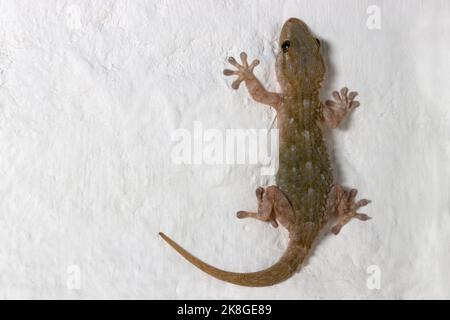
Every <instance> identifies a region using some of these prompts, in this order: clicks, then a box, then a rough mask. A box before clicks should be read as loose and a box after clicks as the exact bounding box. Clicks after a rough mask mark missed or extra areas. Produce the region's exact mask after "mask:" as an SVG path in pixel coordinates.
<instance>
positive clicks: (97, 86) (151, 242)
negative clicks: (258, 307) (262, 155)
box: [0, 0, 450, 299]
mask: <svg viewBox="0 0 450 320" xmlns="http://www.w3.org/2000/svg"><path fill="white" fill-rule="evenodd" d="M369 5H377V6H379V8H380V9H381V29H379V30H370V29H368V28H367V26H366V21H367V19H368V14H367V13H366V10H367V8H368V6H369ZM291 16H295V17H298V18H301V19H302V20H304V21H305V22H306V23H307V24H308V25H309V26H310V27H311V29H312V30H313V32H314V33H315V34H317V36H318V37H319V38H320V39H321V40H322V43H324V46H323V47H324V51H325V54H326V56H327V61H328V64H329V70H330V72H329V74H328V77H327V80H326V83H325V90H324V97H326V96H327V95H328V93H329V91H330V90H332V89H335V88H340V87H342V86H344V85H347V86H349V87H350V88H351V89H356V90H358V91H359V93H360V96H359V100H360V102H361V105H362V106H361V107H360V108H359V109H358V110H357V112H355V113H354V114H353V115H352V116H351V119H350V121H349V122H348V123H347V124H346V126H345V128H344V129H343V130H342V129H341V130H337V131H335V132H334V146H335V149H334V157H335V159H336V163H337V165H338V166H339V174H338V176H339V178H340V182H341V183H343V184H345V185H347V186H354V187H357V188H358V189H359V190H360V195H361V196H364V197H367V198H370V199H371V200H372V201H373V203H372V204H370V206H369V207H367V209H366V210H364V211H365V212H366V213H368V214H369V215H371V216H372V217H373V218H374V219H373V220H371V221H370V222H367V223H362V222H359V221H353V222H351V223H350V224H349V225H347V226H346V227H345V228H344V229H343V231H342V233H341V234H340V235H339V236H338V237H334V236H333V237H331V236H330V237H327V238H325V239H324V240H323V241H322V242H321V243H320V244H319V245H318V247H317V248H316V249H315V250H314V252H313V254H312V256H311V258H310V259H309V260H308V262H307V265H306V266H305V267H304V268H303V269H302V271H301V272H300V273H299V274H297V275H296V276H294V277H293V278H292V279H290V280H288V281H287V282H285V283H283V284H280V285H278V286H275V287H269V288H262V289H251V288H241V287H237V286H233V285H229V284H225V283H222V282H219V281H217V280H215V279H212V278H210V277H208V276H206V275H204V274H202V273H201V272H199V271H198V270H197V269H195V268H194V267H192V266H191V265H189V264H187V263H186V262H185V261H184V260H182V259H181V258H180V256H178V255H177V254H176V253H175V252H174V251H172V250H171V249H170V248H169V247H168V246H167V245H166V244H165V243H163V242H162V241H161V240H160V239H159V238H158V235H157V234H158V231H160V230H163V231H165V232H166V233H167V234H169V235H170V236H172V237H173V238H174V239H176V240H177V241H179V242H180V243H181V244H182V245H183V246H185V247H186V248H187V249H188V250H190V251H191V252H192V253H194V254H197V255H198V256H199V257H201V258H204V259H205V261H207V262H209V263H211V264H213V265H215V266H218V267H222V268H224V269H226V270H233V271H256V270H259V269H262V268H264V267H267V266H269V265H271V264H272V263H273V262H275V261H276V260H277V259H278V257H279V256H280V255H281V254H282V252H283V250H284V247H285V244H286V233H285V232H280V231H278V230H276V229H273V228H272V227H270V226H268V225H265V224H263V223H260V222H257V221H252V220H248V221H239V220H237V219H236V218H235V212H236V211H237V210H240V209H253V208H254V206H255V198H254V189H255V188H256V187H257V186H258V185H259V184H260V183H264V182H265V181H266V180H264V179H263V178H261V176H260V175H259V172H260V171H259V169H260V167H259V166H254V165H248V166H243V165H239V166H238V165H235V166H233V165H229V166H225V165H216V166H214V165H209V166H208V165H196V166H194V165H181V166H180V165H178V166H177V165H174V164H173V163H172V161H171V148H172V146H173V143H172V142H171V140H170V137H171V134H172V133H173V130H175V129H176V128H187V129H191V128H192V125H193V122H194V121H196V120H199V121H201V123H202V124H203V126H204V127H205V128H218V129H221V130H224V129H227V128H242V129H249V128H268V127H270V125H271V122H272V117H273V114H272V111H270V110H269V109H267V108H266V107H264V106H260V105H257V104H256V103H254V102H252V101H251V100H250V99H249V98H248V95H247V93H246V91H245V90H244V89H243V88H241V89H240V90H239V91H238V92H234V91H232V90H231V88H230V84H231V79H229V78H225V77H224V76H223V75H222V69H223V68H224V67H226V66H227V63H226V57H227V56H228V55H234V56H238V54H239V52H240V51H241V50H245V51H247V52H248V54H249V56H250V58H254V57H258V58H259V59H260V60H261V65H260V66H259V67H257V69H256V74H257V75H258V76H259V77H260V78H261V80H262V81H263V82H264V84H266V85H267V86H268V87H269V88H271V89H273V90H275V89H276V88H277V85H276V79H275V74H274V61H275V60H274V55H275V53H276V51H277V50H278V49H277V42H276V41H277V37H278V33H279V30H280V28H281V25H282V23H283V22H284V21H285V20H286V19H287V18H289V17H291ZM449 30H450V5H449V2H448V1H433V2H429V3H426V4H424V3H423V2H421V1H281V0H279V1H275V0H267V1H252V2H250V1H245V2H242V1H212V0H211V1H194V0H192V1H175V0H173V1H156V0H155V1H150V0H148V1H139V0H134V1H124V0H118V1H108V0H92V1H43V0H42V1H33V3H31V2H30V1H16V0H9V1H8V0H2V1H0V199H1V201H0V297H1V298H158V299H159V298H264V299H279V298H287V299H307V298H312V299H317V298H356V299H361V298H369V299H378V298H450V276H449V273H448V270H449V266H450V246H449V244H450V199H449V181H450V179H449V178H450V177H449V160H450V159H449V153H450V145H449V143H450V129H449V120H450V113H449V105H450V90H449V85H450V81H449V76H448V75H449V74H450V65H449V61H450V53H449V52H450V51H449V49H450V47H449V46H450V45H449V44H450V31H449ZM371 265H376V266H378V267H379V270H380V273H381V282H380V289H379V290H376V289H375V290H370V289H369V288H368V287H367V285H366V282H367V281H368V277H369V275H368V274H367V273H366V271H367V268H368V267H369V266H371ZM375 269H376V267H375ZM78 276H79V277H78ZM369 281H370V280H369Z"/></svg>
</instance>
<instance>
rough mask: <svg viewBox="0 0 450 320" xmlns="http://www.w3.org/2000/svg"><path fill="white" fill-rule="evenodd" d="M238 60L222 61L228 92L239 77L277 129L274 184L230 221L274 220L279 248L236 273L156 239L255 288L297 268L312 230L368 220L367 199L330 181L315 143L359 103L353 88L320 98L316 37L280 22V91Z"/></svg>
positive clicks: (296, 24) (321, 148) (295, 22)
mask: <svg viewBox="0 0 450 320" xmlns="http://www.w3.org/2000/svg"><path fill="white" fill-rule="evenodd" d="M241 60H242V64H238V63H237V62H236V60H235V59H234V58H230V59H229V62H230V63H231V64H232V65H233V66H235V67H236V68H237V70H236V71H232V70H224V74H225V75H228V76H229V75H236V76H238V78H237V79H236V80H235V81H234V82H233V84H232V87H233V89H238V88H239V85H240V83H241V82H245V84H246V86H247V89H248V91H249V93H250V95H251V96H252V98H253V99H254V100H255V101H258V102H261V103H263V104H267V105H269V106H272V107H273V108H274V109H275V110H276V112H277V118H278V127H279V132H280V149H279V169H278V172H277V176H276V182H277V186H269V187H267V188H265V189H264V188H262V187H260V188H258V189H257V190H256V196H257V200H258V210H257V212H247V211H239V212H238V213H237V216H238V218H248V217H252V218H256V219H258V220H262V221H266V222H269V223H271V224H272V225H273V226H274V227H277V226H278V224H281V225H282V226H284V227H285V228H286V229H288V231H289V244H288V247H287V249H286V252H285V253H284V254H283V256H282V257H281V258H280V259H279V260H278V262H277V263H275V264H274V265H273V266H271V267H269V268H267V269H265V270H262V271H258V272H251V273H236V272H228V271H224V270H220V269H218V268H215V267H213V266H211V265H208V264H206V263H204V262H203V261H201V260H199V259H197V258H196V257H194V256H192V255H191V254H190V253H188V252H187V251H186V250H184V249H183V248H182V247H181V246H179V245H178V244H177V243H176V242H174V241H173V240H172V239H170V238H169V237H167V236H166V235H165V234H163V233H160V235H161V237H162V238H163V239H164V240H165V241H167V242H168V243H169V244H170V245H171V246H172V247H173V248H174V249H175V250H176V251H178V252H179V253H180V254H181V255H183V256H184V257H185V258H186V259H187V260H188V261H190V262H191V263H192V264H194V265H195V266H197V267H198V268H200V269H201V270H203V271H205V272H206V273H208V274H210V275H212V276H213V277H215V278H218V279H220V280H223V281H227V282H230V283H233V284H237V285H243V286H252V287H262V286H270V285H274V284H277V283H280V282H282V281H284V280H286V279H287V278H289V277H291V276H292V275H293V274H294V273H295V272H296V271H297V270H298V269H299V267H300V265H301V263H302V262H303V261H304V259H305V257H306V256H307V255H308V253H309V250H310V248H311V246H312V244H313V242H314V240H315V238H316V237H317V234H318V233H319V231H320V230H321V229H322V228H323V227H324V225H325V224H326V223H327V222H328V221H329V220H330V218H332V217H333V216H334V217H335V218H336V220H337V222H336V224H335V226H334V227H333V228H332V229H331V231H332V232H333V233H334V234H338V233H339V231H340V229H341V228H342V226H343V225H344V224H346V223H347V222H348V221H349V220H350V219H351V218H358V219H360V220H367V219H369V217H368V216H367V215H365V214H362V213H357V212H356V210H357V209H358V208H360V207H362V206H365V205H367V204H368V203H369V201H368V200H366V199H363V200H360V201H358V202H355V197H356V193H357V191H356V190H355V189H352V190H350V191H349V192H347V191H345V190H344V189H343V188H342V187H341V186H339V185H337V184H334V183H333V173H332V169H331V165H330V160H329V156H328V152H327V148H326V145H325V143H324V140H323V130H324V128H325V127H329V128H336V127H338V126H339V124H340V123H341V121H342V120H343V119H344V118H345V116H346V115H347V113H348V112H349V111H351V110H352V109H355V108H356V107H358V106H359V102H357V101H354V98H355V97H356V95H357V93H356V92H350V93H348V90H347V88H343V89H342V90H341V91H340V93H339V92H336V91H335V92H333V97H334V98H335V101H330V100H328V101H326V102H325V103H322V102H321V101H320V99H319V90H320V88H321V83H322V81H323V79H324V74H325V67H324V62H323V59H322V55H321V53H320V42H319V41H318V40H317V39H316V38H315V37H314V36H313V35H312V34H311V33H310V31H309V30H308V27H307V26H306V24H305V23H304V22H302V21H301V20H299V19H295V18H291V19H289V20H287V21H286V23H285V24H284V26H283V29H282V31H281V34H280V52H279V54H278V55H277V61H276V71H277V78H278V82H279V83H280V86H281V88H282V93H281V94H279V93H273V92H268V91H266V90H265V89H264V87H263V86H262V84H261V83H260V82H259V81H258V79H256V77H255V75H254V74H253V69H254V68H255V67H256V66H257V65H258V64H259V61H258V60H255V61H253V62H252V63H251V64H250V65H249V64H248V62H247V55H246V54H245V53H241Z"/></svg>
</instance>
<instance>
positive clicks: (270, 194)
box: [237, 186, 294, 228]
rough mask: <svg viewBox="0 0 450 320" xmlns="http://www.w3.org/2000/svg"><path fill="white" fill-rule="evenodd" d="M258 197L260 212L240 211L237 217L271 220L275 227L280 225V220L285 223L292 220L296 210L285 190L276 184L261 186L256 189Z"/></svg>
mask: <svg viewBox="0 0 450 320" xmlns="http://www.w3.org/2000/svg"><path fill="white" fill-rule="evenodd" d="M256 198H257V199H258V212H249V211H239V212H238V213H237V217H238V218H239V219H243V218H255V219H258V220H261V221H266V222H270V223H271V224H272V226H273V227H275V228H276V227H278V222H277V219H278V221H279V222H280V223H281V224H283V225H285V224H286V223H289V222H292V221H291V220H292V219H293V217H294V210H293V208H292V206H291V204H290V202H289V200H288V199H287V198H286V196H285V195H284V193H283V192H281V190H280V189H278V187H276V186H270V187H267V188H266V189H264V188H262V187H259V188H258V189H256Z"/></svg>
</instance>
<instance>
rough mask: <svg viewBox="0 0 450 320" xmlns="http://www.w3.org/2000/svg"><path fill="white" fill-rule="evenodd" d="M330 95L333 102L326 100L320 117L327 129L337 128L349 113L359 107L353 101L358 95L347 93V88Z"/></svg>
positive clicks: (356, 102) (353, 92)
mask: <svg viewBox="0 0 450 320" xmlns="http://www.w3.org/2000/svg"><path fill="white" fill-rule="evenodd" d="M332 95H333V98H334V101H333V100H327V101H325V104H323V105H322V116H323V119H324V121H325V123H326V125H327V126H328V127H330V128H337V127H339V125H340V124H341V122H342V120H344V118H345V117H346V116H347V114H348V113H349V112H350V111H352V110H353V109H356V108H357V107H359V102H358V101H356V100H354V99H355V97H356V96H357V95H358V93H357V92H355V91H352V92H350V93H349V92H348V88H346V87H344V88H342V89H341V91H340V93H339V92H338V91H333V93H332Z"/></svg>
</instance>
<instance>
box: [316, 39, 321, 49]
mask: <svg viewBox="0 0 450 320" xmlns="http://www.w3.org/2000/svg"><path fill="white" fill-rule="evenodd" d="M316 42H317V44H318V45H319V47H320V40H319V39H317V38H316Z"/></svg>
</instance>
